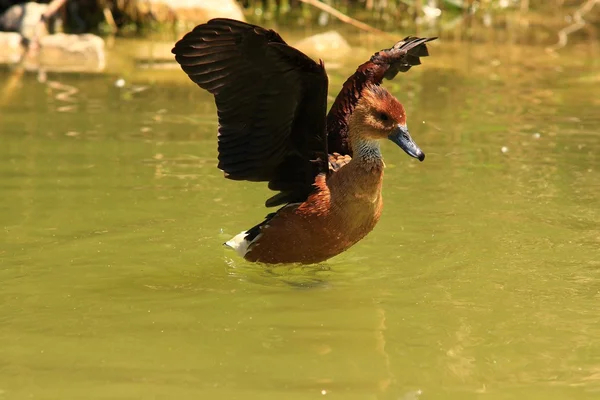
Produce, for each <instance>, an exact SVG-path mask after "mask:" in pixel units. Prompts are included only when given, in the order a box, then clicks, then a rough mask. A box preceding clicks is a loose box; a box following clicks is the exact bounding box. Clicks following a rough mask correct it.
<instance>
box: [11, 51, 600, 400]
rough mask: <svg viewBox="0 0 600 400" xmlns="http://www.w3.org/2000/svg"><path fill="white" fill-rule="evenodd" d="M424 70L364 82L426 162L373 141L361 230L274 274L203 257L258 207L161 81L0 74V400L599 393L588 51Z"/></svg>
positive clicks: (182, 84) (345, 65) (448, 56)
mask: <svg viewBox="0 0 600 400" xmlns="http://www.w3.org/2000/svg"><path fill="white" fill-rule="evenodd" d="M383 45H385V43H384V44H383ZM373 47H375V48H378V45H374V46H373ZM372 50H373V48H369V49H367V50H364V51H363V50H360V49H359V50H357V51H356V52H355V54H353V56H352V57H350V58H347V59H344V60H342V61H338V62H337V64H339V68H337V69H336V68H331V69H330V75H331V82H330V83H331V88H332V89H331V91H332V94H335V93H337V88H339V87H340V84H341V82H342V80H343V79H344V78H345V77H346V76H347V75H348V74H350V73H351V72H352V71H353V70H354V68H355V67H356V65H357V64H358V63H359V62H361V61H363V60H364V59H366V57H368V55H369V54H370V53H371V52H372ZM431 53H432V57H429V58H428V59H425V60H423V64H424V65H423V66H421V67H418V68H415V69H413V70H411V71H410V73H408V74H406V75H402V76H399V77H398V79H396V81H394V82H393V83H388V84H386V85H387V87H388V88H390V89H391V90H392V91H393V92H394V93H395V94H396V95H397V96H398V97H399V98H400V99H401V100H402V101H403V102H404V104H405V106H406V108H407V112H408V115H409V127H410V128H411V132H412V135H413V137H414V138H415V140H416V141H417V143H418V144H419V145H420V146H421V148H422V149H423V150H424V151H425V153H426V154H427V158H426V160H425V162H423V163H419V162H417V161H415V160H413V159H410V158H409V157H407V156H406V155H405V154H404V153H403V152H402V151H400V150H399V149H398V148H396V147H394V145H393V144H391V143H390V144H387V143H386V144H384V146H383V152H384V155H385V157H386V163H387V166H388V168H387V169H386V176H385V182H384V202H385V207H384V213H383V216H382V218H381V222H380V223H379V225H378V226H377V227H376V229H375V230H374V231H373V232H372V233H371V234H370V235H369V236H368V237H367V238H366V239H365V240H363V241H361V242H360V243H359V244H357V245H356V246H354V247H353V248H352V249H350V250H349V251H347V252H346V253H344V254H342V255H340V256H338V257H336V258H334V259H332V260H330V261H328V262H326V263H324V264H322V265H319V266H316V267H306V268H298V267H297V268H292V269H290V268H286V267H277V268H271V269H266V268H263V267H261V266H257V265H252V264H249V263H246V262H244V261H243V260H241V259H239V258H238V257H236V256H235V255H234V254H233V253H232V252H230V251H227V250H226V249H224V248H223V247H222V242H223V241H225V240H227V239H228V238H230V237H231V236H232V235H234V234H237V233H238V232H239V231H241V230H244V229H247V228H249V227H251V226H252V225H253V224H255V223H257V222H258V221H260V220H261V219H262V217H263V216H264V215H265V214H266V212H267V210H266V209H264V208H263V206H262V203H263V201H264V200H265V199H266V197H267V196H268V191H267V190H266V188H265V187H264V185H263V184H252V183H246V182H231V181H226V180H225V179H223V178H222V174H221V172H220V171H218V170H217V169H216V139H215V135H216V133H215V131H216V120H215V108H214V105H213V103H212V99H211V97H210V96H209V95H207V94H206V93H204V92H202V91H200V90H199V89H197V88H196V87H195V86H194V85H193V84H192V83H191V82H188V81H187V78H185V76H183V73H182V72H181V71H178V70H173V71H162V72H160V73H158V72H157V73H156V75H155V77H154V78H151V79H144V80H143V81H141V82H136V81H135V74H134V73H131V74H130V76H128V77H127V83H128V85H127V86H126V87H125V88H124V89H119V88H116V87H115V86H114V85H113V82H114V81H115V79H116V78H117V77H115V76H97V77H85V76H79V77H73V76H52V75H50V76H49V77H48V78H49V82H47V83H45V84H44V83H39V82H37V80H36V79H35V77H34V76H29V75H26V76H25V77H23V78H21V79H16V80H15V78H11V76H10V75H9V74H8V73H4V74H3V75H0V79H1V80H2V81H3V82H4V84H3V87H4V89H3V92H2V97H3V102H4V105H3V106H1V108H0V141H1V142H0V193H1V200H0V228H1V231H0V399H28V398H36V399H312V398H336V399H390V400H416V399H421V400H426V399H453V400H454V399H461V400H462V399H598V398H600V306H599V304H600V112H599V111H600V100H599V96H598V93H600V76H599V75H598V71H599V70H600V69H599V66H600V59H599V58H597V56H596V58H594V56H593V55H594V54H597V49H596V52H594V47H593V46H592V45H587V44H582V45H580V46H573V47H572V48H568V49H564V50H563V51H562V52H561V53H559V56H558V57H555V56H552V55H550V54H547V53H545V52H544V50H543V49H541V48H534V47H526V46H523V47H518V46H506V45H501V44H494V45H485V46H484V45H462V46H461V45H459V44H454V43H450V42H443V41H442V42H439V43H436V44H435V45H433V46H432V49H431ZM331 65H333V66H334V67H335V64H333V63H331ZM150 75H151V76H154V75H152V73H150ZM11 79H12V80H13V82H11ZM52 81H54V82H56V81H57V82H60V83H61V84H62V85H69V86H71V87H74V88H76V89H77V92H76V93H75V94H73V95H72V96H70V97H67V98H66V99H65V98H64V97H61V96H60V93H61V90H58V89H55V88H53V87H54V86H52ZM133 84H135V85H142V86H144V87H143V88H142V89H146V90H132V88H131V85H133ZM63 91H64V89H63ZM57 95H59V98H58V99H57ZM503 147H504V148H505V149H504V151H503V150H502V149H503Z"/></svg>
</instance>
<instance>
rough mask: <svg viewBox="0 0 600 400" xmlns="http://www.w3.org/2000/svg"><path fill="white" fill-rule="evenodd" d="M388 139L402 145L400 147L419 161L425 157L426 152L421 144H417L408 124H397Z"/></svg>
mask: <svg viewBox="0 0 600 400" xmlns="http://www.w3.org/2000/svg"><path fill="white" fill-rule="evenodd" d="M388 139H390V140H391V141H392V142H394V143H396V144H397V145H398V146H400V148H401V149H402V150H404V151H405V152H406V154H408V155H409V156H411V157H414V158H417V159H418V160H419V161H423V160H424V159H425V153H423V152H422V151H421V149H420V148H419V146H417V144H416V143H415V141H414V140H413V139H412V138H411V137H410V134H409V133H408V128H407V127H406V125H398V126H396V129H394V132H392V134H391V135H390V136H388Z"/></svg>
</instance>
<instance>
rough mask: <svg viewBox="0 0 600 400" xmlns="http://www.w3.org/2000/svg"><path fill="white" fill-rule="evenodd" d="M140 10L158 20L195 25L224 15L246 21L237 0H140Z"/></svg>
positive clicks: (224, 16)
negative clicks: (141, 0)
mask: <svg viewBox="0 0 600 400" xmlns="http://www.w3.org/2000/svg"><path fill="white" fill-rule="evenodd" d="M138 11H139V12H140V13H142V14H146V15H152V17H153V18H154V19H155V20H156V21H158V22H175V21H177V22H183V23H189V24H193V25H197V24H201V23H204V22H207V21H208V20H209V19H212V18H217V17H222V18H232V19H237V20H240V21H244V14H243V13H242V9H241V8H240V6H239V5H238V4H237V3H236V2H235V0H148V1H144V2H138Z"/></svg>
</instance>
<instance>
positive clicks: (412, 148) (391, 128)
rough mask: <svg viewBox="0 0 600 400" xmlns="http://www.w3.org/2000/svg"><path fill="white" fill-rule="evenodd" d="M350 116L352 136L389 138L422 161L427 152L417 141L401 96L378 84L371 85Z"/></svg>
mask: <svg viewBox="0 0 600 400" xmlns="http://www.w3.org/2000/svg"><path fill="white" fill-rule="evenodd" d="M361 94H362V96H361V98H360V100H359V101H358V103H357V104H356V107H355V108H354V111H353V112H352V115H351V116H350V120H349V123H350V130H349V134H350V140H351V143H353V146H354V144H355V143H373V142H378V141H379V140H381V139H389V140H391V141H392V142H394V143H396V144H397V145H398V146H400V148H401V149H402V150H404V151H405V152H406V154H408V155H409V156H411V157H414V158H417V159H418V160H419V161H423V160H424V159H425V153H423V152H422V151H421V149H420V148H419V146H417V144H416V143H415V142H414V141H413V139H412V138H411V137H410V134H409V133H408V128H407V127H406V112H405V111H404V107H403V106H402V104H400V102H399V101H398V99H396V98H395V97H394V96H392V94H391V93H390V92H388V91H387V90H386V89H384V88H383V87H381V86H378V85H367V86H366V87H365V88H364V89H363V91H362V93H361Z"/></svg>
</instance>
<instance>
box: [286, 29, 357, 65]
mask: <svg viewBox="0 0 600 400" xmlns="http://www.w3.org/2000/svg"><path fill="white" fill-rule="evenodd" d="M294 47H296V48H297V49H298V50H300V51H302V52H304V53H306V54H308V55H311V56H313V57H318V58H324V59H332V58H333V59H335V58H341V57H344V56H345V55H347V54H348V53H349V52H350V51H351V50H352V48H351V47H350V45H349V44H348V42H347V41H346V39H344V37H343V36H342V35H340V34H339V33H338V32H336V31H328V32H325V33H319V34H318V35H313V36H309V37H307V38H305V39H302V40H301V41H299V42H298V43H296V44H295V45H294Z"/></svg>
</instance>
